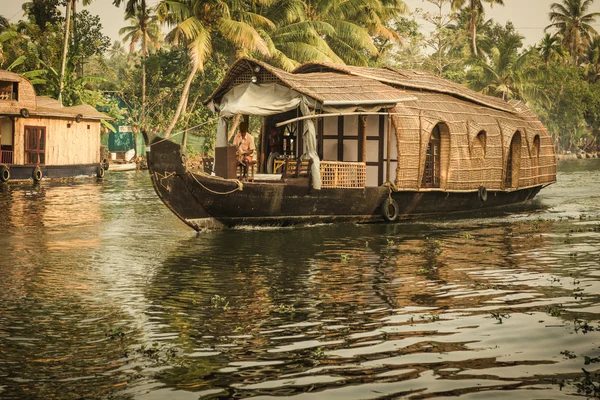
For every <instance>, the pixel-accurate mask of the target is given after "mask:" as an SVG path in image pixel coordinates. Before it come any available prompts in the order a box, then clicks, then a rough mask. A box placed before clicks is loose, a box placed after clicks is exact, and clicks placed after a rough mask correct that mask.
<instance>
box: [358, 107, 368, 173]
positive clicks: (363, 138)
mask: <svg viewBox="0 0 600 400" xmlns="http://www.w3.org/2000/svg"><path fill="white" fill-rule="evenodd" d="M358 118H359V122H360V127H359V131H358V139H359V140H360V145H359V146H358V148H359V152H358V161H361V162H364V163H366V162H367V116H366V115H359V116H358Z"/></svg>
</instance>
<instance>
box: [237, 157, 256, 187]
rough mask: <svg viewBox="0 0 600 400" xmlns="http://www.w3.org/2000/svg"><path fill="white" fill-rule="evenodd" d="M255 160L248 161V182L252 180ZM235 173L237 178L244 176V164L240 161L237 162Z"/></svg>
mask: <svg viewBox="0 0 600 400" xmlns="http://www.w3.org/2000/svg"><path fill="white" fill-rule="evenodd" d="M256 164H257V163H256V160H252V161H250V162H249V163H248V176H247V177H246V178H247V179H248V182H254V169H255V168H256ZM237 175H238V179H242V178H244V166H243V165H242V164H241V163H238V164H237Z"/></svg>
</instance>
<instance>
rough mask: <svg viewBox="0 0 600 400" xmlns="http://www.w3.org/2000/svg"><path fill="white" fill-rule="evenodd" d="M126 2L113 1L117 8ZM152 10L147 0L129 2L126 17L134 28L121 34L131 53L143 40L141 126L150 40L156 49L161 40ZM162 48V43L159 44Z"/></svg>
mask: <svg viewBox="0 0 600 400" xmlns="http://www.w3.org/2000/svg"><path fill="white" fill-rule="evenodd" d="M123 1H124V0H113V4H114V5H115V6H117V7H120V6H121V3H123ZM150 14H151V10H150V8H149V7H148V6H147V5H146V0H127V3H126V4H125V16H126V17H127V18H129V20H130V22H131V23H132V26H129V27H125V28H122V29H121V30H119V34H120V35H123V34H126V36H125V40H130V41H131V45H130V51H133V48H134V47H135V44H136V43H137V42H138V40H139V39H140V38H141V39H142V112H141V118H140V121H141V124H142V126H143V125H144V121H145V114H146V56H147V55H148V39H150V41H151V46H153V47H154V48H157V47H156V44H157V42H159V40H160V39H158V38H159V36H160V27H159V26H158V22H157V18H156V16H151V15H150ZM158 45H159V47H160V43H159V44H158Z"/></svg>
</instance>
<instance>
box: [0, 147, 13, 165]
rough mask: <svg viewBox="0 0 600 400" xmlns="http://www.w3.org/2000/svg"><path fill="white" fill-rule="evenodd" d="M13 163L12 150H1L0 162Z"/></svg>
mask: <svg viewBox="0 0 600 400" xmlns="http://www.w3.org/2000/svg"><path fill="white" fill-rule="evenodd" d="M12 163H13V152H12V150H0V164H12Z"/></svg>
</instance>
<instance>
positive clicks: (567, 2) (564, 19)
mask: <svg viewBox="0 0 600 400" xmlns="http://www.w3.org/2000/svg"><path fill="white" fill-rule="evenodd" d="M593 2H594V0H562V4H560V3H552V5H551V6H550V10H551V11H550V14H549V16H550V21H552V23H551V24H550V25H548V26H547V27H546V30H547V29H549V28H556V29H557V30H558V34H559V35H560V36H561V37H562V42H563V45H564V46H565V47H566V48H567V49H568V50H569V53H571V63H572V64H573V65H577V63H578V60H579V58H580V57H581V56H582V55H583V53H584V52H585V49H586V47H587V45H588V44H589V42H590V40H591V38H592V37H593V36H596V35H598V32H596V29H594V27H593V26H592V24H594V23H595V22H596V17H599V16H600V13H598V12H594V13H589V14H586V12H587V11H588V9H589V8H590V6H591V5H592V3H593Z"/></svg>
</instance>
